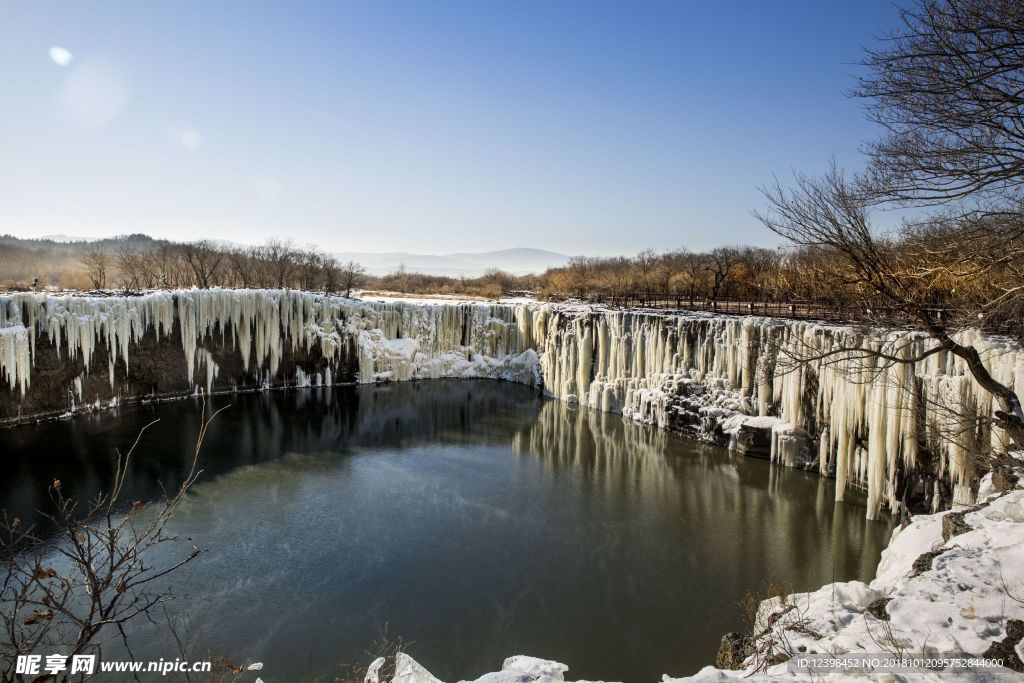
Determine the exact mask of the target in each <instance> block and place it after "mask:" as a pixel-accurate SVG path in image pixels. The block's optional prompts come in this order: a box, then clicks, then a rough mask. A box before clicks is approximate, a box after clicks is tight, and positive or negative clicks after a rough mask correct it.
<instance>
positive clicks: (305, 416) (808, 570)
mask: <svg viewBox="0 0 1024 683" xmlns="http://www.w3.org/2000/svg"><path fill="white" fill-rule="evenodd" d="M212 402H213V403H214V404H215V406H217V407H219V406H221V405H224V404H229V403H230V404H231V407H230V408H229V409H228V410H227V411H226V412H224V413H222V414H221V415H220V416H219V417H217V419H216V421H215V422H214V424H213V427H212V428H211V430H210V433H209V435H208V438H207V442H206V444H205V450H204V456H203V459H202V463H203V468H204V473H203V475H202V478H201V481H200V483H199V485H197V486H196V487H195V489H194V491H193V493H192V495H191V496H190V497H189V499H188V501H187V503H186V504H185V505H184V507H183V508H182V509H181V510H180V512H179V515H178V516H177V518H176V519H175V520H174V523H173V526H174V528H175V530H177V531H180V532H181V533H182V534H183V535H184V536H187V537H188V538H191V539H193V541H194V542H195V543H196V544H198V545H199V546H200V547H202V548H204V549H206V550H207V551H208V552H206V553H205V554H203V555H202V556H200V558H199V559H197V560H196V561H195V562H194V563H193V564H191V565H189V566H188V567H186V568H185V569H184V570H182V571H181V572H179V573H178V574H176V575H174V577H173V582H174V583H173V586H174V589H175V592H176V593H178V594H180V595H182V596H183V597H184V598H186V599H184V600H182V601H180V602H179V603H177V604H176V605H175V610H177V613H178V614H180V615H183V616H187V619H188V622H189V624H190V629H191V631H192V634H193V641H194V645H195V647H196V651H197V652H203V653H206V652H212V653H214V654H224V655H227V656H230V657H231V658H232V659H234V660H235V661H239V662H240V661H244V660H246V659H251V660H257V661H262V662H264V664H265V668H264V670H263V671H262V672H261V675H262V677H263V678H264V680H266V681H268V682H270V681H289V680H299V679H300V678H315V679H319V680H333V676H334V675H335V674H336V673H337V672H338V665H339V662H341V661H356V660H359V659H360V658H361V657H362V655H363V651H364V649H365V648H366V647H367V646H368V644H369V643H370V641H372V640H373V639H374V638H375V637H377V636H378V634H379V633H380V631H381V629H382V628H383V626H384V624H385V623H388V624H390V631H391V632H392V633H393V634H400V635H401V636H403V637H404V638H405V639H406V640H412V641H414V643H413V644H412V646H411V647H410V649H409V652H410V654H412V656H413V657H415V658H416V659H417V660H419V661H420V662H421V663H422V664H424V665H425V666H426V667H427V668H428V669H430V670H431V671H432V672H433V673H434V674H435V675H437V676H439V677H441V678H442V679H444V680H452V681H454V680H458V679H466V678H475V677H477V676H479V675H480V674H482V673H484V672H486V671H491V670H494V669H497V668H499V667H500V665H501V662H502V660H503V658H504V657H506V656H509V655H512V654H519V653H527V654H532V655H535V656H540V657H546V658H551V659H556V660H559V661H562V662H565V663H567V664H568V665H569V666H570V672H569V676H570V677H572V678H577V677H580V678H582V677H585V678H590V679H601V678H603V679H605V680H625V681H657V680H660V678H661V674H663V673H669V674H673V675H683V674H687V673H693V672H695V671H696V670H698V669H699V668H700V667H702V666H704V665H706V664H709V663H711V662H712V661H713V658H714V655H715V651H716V649H717V647H718V643H719V639H720V638H721V635H722V634H723V633H725V632H727V631H734V630H742V629H743V628H744V626H745V625H744V623H743V619H742V614H741V610H740V608H739V606H738V604H737V603H738V602H739V601H740V600H741V599H742V598H743V597H744V595H745V594H746V592H747V591H748V590H757V589H758V587H759V586H761V585H762V584H763V583H765V582H766V581H769V580H770V581H773V582H775V583H777V584H780V585H783V586H787V587H789V588H790V589H791V590H794V591H797V590H808V589H812V588H816V587H818V586H820V585H821V584H823V583H826V582H829V581H833V580H848V579H854V578H859V579H865V580H866V579H870V578H871V576H872V574H873V571H874V567H875V565H876V564H877V561H878V556H879V553H880V552H881V549H882V547H883V546H884V543H885V541H886V540H887V538H888V531H889V527H888V526H887V525H886V524H883V523H878V522H867V521H865V520H864V519H863V517H864V508H863V507H862V505H859V504H856V503H841V504H836V503H833V501H832V498H833V486H832V483H831V482H829V481H827V480H824V479H822V478H820V477H817V476H815V475H811V474H807V473H802V472H797V471H793V470H786V469H782V468H778V467H772V466H771V465H769V463H767V462H765V461H762V460H754V459H750V458H743V457H738V456H734V455H731V454H730V453H728V452H727V451H726V450H724V449H721V448H716V447H711V446H707V445H702V444H698V443H696V442H694V441H692V440H689V439H687V438H684V437H682V436H679V435H675V434H671V433H668V432H664V431H660V430H656V429H651V428H648V427H644V426H642V425H637V424H634V423H630V422H627V421H624V420H623V419H622V417H621V416H617V415H609V414H600V413H593V412H589V411H581V410H578V409H575V408H573V407H571V406H568V405H566V404H564V403H561V402H558V401H552V400H544V399H541V398H540V397H538V396H537V394H536V392H535V391H534V390H531V389H529V388H527V387H522V386H517V385H510V384H505V383H498V382H490V381H465V380H462V381H459V380H451V381H431V382H416V383H402V384H393V385H384V386H369V387H344V388H335V389H319V390H304V391H294V392H287V393H285V392H270V393H264V394H249V395H239V396H232V397H216V398H215V399H214V400H213V401H212ZM157 417H159V418H160V422H159V423H158V424H157V425H155V426H153V427H152V428H150V430H148V431H147V432H146V435H145V438H144V440H143V442H142V446H141V448H140V450H139V451H138V452H137V453H136V455H135V458H134V460H133V465H132V469H131V475H130V477H129V480H128V483H127V492H126V495H125V498H126V499H127V500H132V499H152V498H154V497H156V496H157V495H158V492H159V490H160V489H159V486H160V484H161V483H163V484H164V485H166V486H168V487H173V486H175V485H176V483H177V482H178V481H179V480H180V478H181V477H182V476H184V473H185V472H186V471H187V469H188V457H187V456H188V454H189V452H190V450H191V446H192V442H193V440H194V438H195V434H196V429H197V426H198V421H199V406H198V404H197V403H196V402H193V401H183V402H174V403H163V404H155V405H150V406H139V407H135V408H131V409H122V410H120V411H118V412H115V413H104V414H99V415H94V416H84V417H81V418H76V419H74V420H70V421H64V422H51V423H46V424H41V425H35V426H28V427H20V428H17V429H13V430H8V431H5V432H0V449H2V450H3V452H4V458H5V466H6V468H7V472H8V473H9V476H7V477H5V478H4V479H3V480H2V482H0V503H2V504H3V505H4V506H5V507H7V508H8V509H11V510H14V511H16V512H17V513H18V514H21V515H22V516H23V517H26V518H30V517H31V510H32V509H34V508H36V507H39V506H42V505H44V504H45V502H46V498H45V496H46V486H47V484H48V483H49V482H50V481H51V480H52V479H53V478H54V477H57V478H60V479H62V481H63V482H64V483H65V484H64V485H65V490H71V491H72V492H74V493H77V494H79V495H84V494H85V493H86V492H88V491H94V490H96V489H97V488H98V487H100V486H103V485H104V484H105V482H107V481H109V479H110V476H111V473H112V469H113V466H114V462H115V459H114V456H113V451H114V448H115V447H116V448H122V449H124V448H126V447H127V446H128V445H130V443H131V441H133V440H134V437H135V434H136V432H137V431H138V429H139V427H140V426H141V425H143V424H145V423H147V422H149V421H150V420H152V419H154V418H157ZM130 636H131V638H132V645H133V649H134V650H135V654H136V656H137V657H140V658H143V659H158V658H160V657H165V658H172V657H175V656H176V655H177V651H175V650H174V649H173V648H171V647H169V645H168V641H167V639H166V637H163V636H160V635H158V634H157V633H156V632H155V630H154V629H153V628H152V627H150V626H148V625H143V624H137V625H136V627H134V628H133V629H132V632H131V634H130ZM116 647H117V645H116V644H109V645H108V650H105V652H109V653H110V654H108V656H112V653H113V650H112V649H111V648H116Z"/></svg>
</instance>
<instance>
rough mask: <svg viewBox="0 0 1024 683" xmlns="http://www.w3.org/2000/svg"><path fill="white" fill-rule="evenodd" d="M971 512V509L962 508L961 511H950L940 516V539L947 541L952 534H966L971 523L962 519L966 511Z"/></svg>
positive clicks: (969, 529)
mask: <svg viewBox="0 0 1024 683" xmlns="http://www.w3.org/2000/svg"><path fill="white" fill-rule="evenodd" d="M969 512H973V510H964V511H963V512H950V513H949V514H947V515H943V517H942V540H943V541H948V540H949V539H951V538H953V537H954V536H959V535H960V534H966V533H967V532H968V531H971V530H972V529H971V525H970V524H968V523H967V522H965V521H964V517H965V516H966V515H967V513H969Z"/></svg>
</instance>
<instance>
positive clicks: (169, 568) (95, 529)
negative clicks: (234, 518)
mask: <svg viewBox="0 0 1024 683" xmlns="http://www.w3.org/2000/svg"><path fill="white" fill-rule="evenodd" d="M217 412H220V411H217ZM216 415H217V413H214V414H213V415H212V416H210V417H209V418H206V417H204V418H203V420H202V422H201V424H200V429H199V436H198V438H197V440H196V445H195V449H194V452H193V454H192V459H191V466H190V468H189V470H188V471H187V473H186V475H185V477H184V479H183V480H182V482H181V485H180V486H179V487H178V489H177V490H176V491H175V492H173V493H172V494H169V495H168V496H166V497H165V498H164V499H163V500H161V501H160V502H158V503H154V504H146V503H143V502H141V501H134V502H128V501H124V500H123V499H122V496H123V493H124V485H125V481H126V478H127V476H128V466H129V463H130V462H131V459H132V456H133V455H134V453H135V450H136V448H137V447H138V445H139V442H140V440H141V438H142V432H140V434H139V436H138V438H137V439H136V441H135V443H134V444H132V446H131V448H130V449H129V450H128V451H127V453H125V454H124V455H121V453H120V452H118V461H117V467H116V470H115V473H114V480H113V482H112V485H111V489H110V491H109V492H107V493H100V494H98V495H97V496H96V497H95V498H94V499H93V500H92V501H90V502H89V503H88V504H87V505H85V506H84V507H83V506H79V505H78V503H77V502H76V501H74V500H72V499H70V498H68V497H67V496H66V495H65V493H64V491H63V488H62V485H61V482H60V481H59V480H55V481H54V482H53V484H52V485H51V486H50V488H49V494H50V499H51V501H52V503H53V509H52V511H51V512H48V513H45V515H44V519H45V525H44V526H45V527H46V528H43V529H37V528H35V527H27V528H26V527H24V526H23V525H22V522H21V520H19V519H18V518H13V519H11V518H9V517H8V515H7V513H6V511H5V512H4V513H3V515H2V522H0V563H2V566H3V569H2V572H3V578H2V579H0V628H2V630H3V636H2V638H0V655H2V657H0V661H2V664H0V666H4V667H6V668H5V669H4V670H3V679H4V680H16V679H15V673H14V667H15V661H16V659H17V655H19V654H27V653H32V652H38V651H40V650H47V651H55V650H56V651H58V652H60V653H61V654H62V655H66V656H67V657H68V660H69V661H70V660H71V658H73V657H74V656H76V655H82V654H86V653H89V654H98V653H99V649H100V645H99V642H100V640H101V635H102V634H104V633H107V632H110V631H113V632H115V633H117V634H119V635H120V637H121V639H122V640H123V641H124V642H125V645H126V646H127V645H128V643H127V635H126V631H125V626H126V625H127V624H128V623H129V622H131V621H133V620H135V619H137V618H139V617H142V618H146V617H147V616H148V617H149V618H152V616H153V615H154V614H155V610H156V609H157V608H158V607H159V606H160V605H162V604H164V603H166V602H167V601H168V600H170V599H172V597H173V596H172V595H171V594H170V593H168V592H167V590H166V589H165V588H162V587H161V586H160V583H161V580H162V579H164V578H165V577H167V576H169V575H171V574H173V573H174V572H176V571H177V570H179V569H181V568H182V567H183V566H185V565H186V564H188V563H189V562H191V561H192V560H194V559H195V558H196V557H197V556H198V555H199V554H200V552H201V551H200V550H199V549H198V548H197V547H196V546H194V545H191V544H189V546H190V547H187V548H184V549H182V552H180V553H179V554H177V556H167V559H159V558H158V555H159V556H164V553H156V552H155V550H156V549H157V547H158V546H159V547H165V546H166V547H173V546H180V545H182V544H181V539H179V538H178V537H177V536H175V535H174V534H173V533H172V532H170V531H169V530H168V523H169V521H170V520H171V518H172V516H173V515H174V512H175V510H176V509H177V507H178V506H179V505H180V504H181V502H182V500H183V499H184V497H185V495H186V493H187V492H188V490H189V489H190V488H191V486H192V485H193V484H194V483H195V481H196V479H197V477H198V476H199V474H200V470H199V469H198V461H199V453H200V450H201V447H202V442H203V439H204V437H205V435H206V432H207V430H208V428H209V426H210V423H211V421H212V420H213V418H214V417H215V416H216ZM151 425H152V423H151ZM142 431H143V432H145V428H143V430H142ZM129 652H130V649H129ZM51 678H52V677H51V676H49V675H46V674H43V675H41V676H39V677H38V678H33V679H32V680H35V681H42V680H49V679H51ZM17 680H22V678H21V677H18V678H17Z"/></svg>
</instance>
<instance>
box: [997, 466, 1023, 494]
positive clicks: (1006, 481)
mask: <svg viewBox="0 0 1024 683" xmlns="http://www.w3.org/2000/svg"><path fill="white" fill-rule="evenodd" d="M1019 482H1020V477H1019V476H1018V475H1017V471H1016V470H1015V469H1013V468H1010V467H998V466H997V467H994V468H993V469H992V487H993V488H994V489H995V490H996V491H1000V492H1002V491H1012V490H1014V489H1015V488H1017V484H1018V483H1019Z"/></svg>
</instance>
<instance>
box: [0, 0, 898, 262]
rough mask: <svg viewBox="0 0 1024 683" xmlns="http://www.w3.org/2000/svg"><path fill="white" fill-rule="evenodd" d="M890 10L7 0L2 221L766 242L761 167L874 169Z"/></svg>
mask: <svg viewBox="0 0 1024 683" xmlns="http://www.w3.org/2000/svg"><path fill="white" fill-rule="evenodd" d="M896 22H897V10H896V9H895V8H894V7H893V6H892V4H890V3H889V2H888V1H887V0H877V1H876V0H870V1H868V0H865V1H864V2H848V3H838V2H811V1H807V2H763V1H762V2H740V1H737V2H732V3H713V2H712V3H708V2H702V3H690V2H682V1H678V2H665V3H660V2H618V3H610V2H596V1H595V2H556V1H550V0H549V1H545V2H529V1H526V2H490V1H480V2H426V1H417V2H413V1H409V2H388V1H382V2H329V3H328V2H325V3H315V2H288V3H285V2H280V3H268V2H179V1H176V2H166V3H155V2H145V3H140V2H102V3H85V2H75V3H71V2H46V1H33V2H5V3H3V4H0V88H2V93H3V95H2V100H0V101H2V103H3V106H0V193H2V202H0V232H10V233H13V234H16V235H20V236H41V235H47V234H55V233H63V234H69V235H76V236H79V235H80V236H104V235H112V234H121V233H127V232H147V233H149V234H152V235H154V236H159V237H168V238H174V239H198V238H203V237H212V238H218V239H225V240H233V241H239V242H259V241H262V240H263V239H264V238H265V237H267V236H270V235H274V236H277V237H283V238H293V239H295V240H296V241H297V242H298V243H299V244H307V243H317V244H319V245H321V246H323V247H325V248H328V249H330V250H333V251H398V250H403V251H413V252H426V253H444V252H452V251H482V250H490V249H500V248H508V247H518V246H535V247H543V248H548V249H552V250H555V251H561V252H565V253H570V254H577V253H589V254H614V253H635V252H636V251H639V250H640V249H644V248H648V247H649V248H654V249H659V250H660V249H667V248H674V247H678V246H688V247H689V248H691V249H703V248H709V247H712V246H716V245H720V244H739V243H752V244H764V245H771V244H774V243H775V240H774V238H773V236H771V235H769V234H766V233H765V232H764V230H763V229H762V228H761V227H760V226H759V225H758V224H757V222H756V221H755V220H754V219H753V218H752V217H751V215H750V211H751V209H754V208H758V207H759V206H760V204H761V199H760V195H759V194H758V192H757V189H756V188H757V185H758V184H760V183H764V182H766V181H769V180H770V179H771V174H772V173H777V174H779V175H780V176H785V175H788V174H789V172H790V171H791V170H792V169H801V170H808V171H816V170H820V169H823V168H824V167H825V165H826V163H827V161H828V158H829V157H831V156H833V155H834V156H835V157H836V158H837V159H838V160H839V162H840V163H841V164H844V165H846V166H849V167H854V168H856V167H858V166H859V164H860V163H861V160H860V156H859V153H858V149H859V146H860V145H861V144H862V143H863V142H864V141H866V140H868V139H871V138H872V137H873V136H874V135H875V134H876V131H875V130H874V129H873V127H872V126H871V125H870V124H869V123H868V122H867V121H865V120H864V118H863V113H862V106H863V103H862V102H858V101H855V100H850V99H847V98H846V97H845V96H844V95H843V91H844V90H845V89H847V88H849V87H850V86H851V85H852V84H853V75H854V74H855V73H857V69H858V67H857V66H856V65H855V62H856V61H857V59H858V58H859V54H860V48H861V46H863V45H866V44H870V43H871V40H872V36H873V35H877V34H879V33H883V32H886V31H890V30H893V29H894V28H896ZM54 46H59V47H62V48H64V49H66V50H67V51H69V52H70V54H71V57H72V59H71V61H70V63H68V64H67V65H64V66H62V65H61V64H59V63H58V61H62V60H60V55H59V54H58V55H57V58H58V59H57V60H55V59H54V58H52V57H51V54H50V50H51V48H52V47H54ZM63 61H66V60H63Z"/></svg>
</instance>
